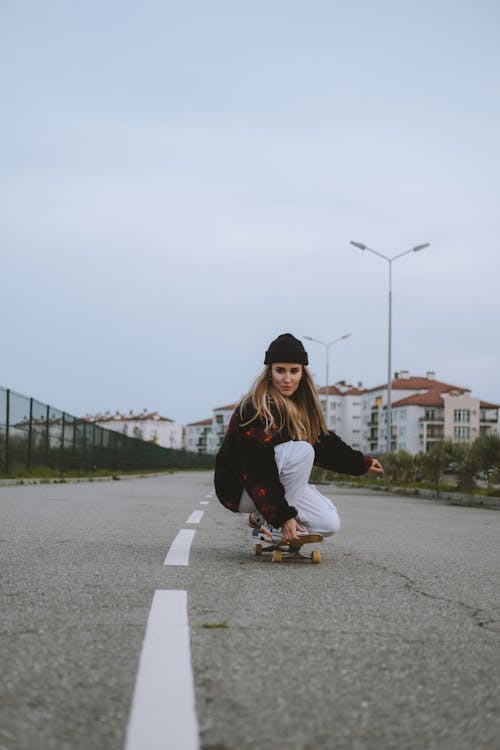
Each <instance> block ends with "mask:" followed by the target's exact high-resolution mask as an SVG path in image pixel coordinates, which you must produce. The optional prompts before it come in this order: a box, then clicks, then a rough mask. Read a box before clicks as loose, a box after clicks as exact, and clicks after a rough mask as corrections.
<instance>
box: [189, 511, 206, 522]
mask: <svg viewBox="0 0 500 750" xmlns="http://www.w3.org/2000/svg"><path fill="white" fill-rule="evenodd" d="M204 512H205V511H204V510H193V512H192V513H191V515H190V516H189V518H188V520H187V521H186V523H200V521H201V519H202V518H203V514H204Z"/></svg>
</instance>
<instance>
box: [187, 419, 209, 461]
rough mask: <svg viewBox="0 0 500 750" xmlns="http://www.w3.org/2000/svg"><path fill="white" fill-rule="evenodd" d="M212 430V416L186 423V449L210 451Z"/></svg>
mask: <svg viewBox="0 0 500 750" xmlns="http://www.w3.org/2000/svg"><path fill="white" fill-rule="evenodd" d="M212 430H213V419H212V417H209V418H208V419H201V420H200V421H199V422H190V424H188V425H186V450H187V451H190V453H210V452H211V451H210V450H209V448H211V445H212V438H211V436H212Z"/></svg>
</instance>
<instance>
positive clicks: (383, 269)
mask: <svg viewBox="0 0 500 750" xmlns="http://www.w3.org/2000/svg"><path fill="white" fill-rule="evenodd" d="M0 35H1V37H0V71H1V73H0V74H1V102H2V111H3V115H2V118H1V120H0V149H1V160H0V170H1V179H2V197H1V203H2V209H1V212H0V231H1V248H2V249H1V261H0V310H1V319H2V334H1V343H0V385H3V386H5V387H9V388H11V389H13V390H15V391H17V392H20V393H24V394H26V395H29V396H34V397H36V398H38V399H40V400H41V401H45V402H48V403H50V404H51V405H53V406H55V407H58V408H60V409H63V410H66V411H67V412H69V413H71V414H76V415H83V414H86V413H96V412H98V411H105V410H111V411H114V410H121V411H125V410H127V411H128V410H129V409H132V410H141V409H143V408H147V409H149V410H151V411H153V410H157V411H159V412H160V413H161V414H162V415H163V416H167V417H170V418H171V419H174V420H175V421H176V422H177V423H180V424H185V423H187V422H191V421H197V420H199V419H204V418H206V417H208V416H210V414H211V410H212V409H213V408H214V407H216V406H221V405H224V404H227V403H230V402H232V401H234V400H236V399H237V398H239V397H240V396H241V395H242V394H243V393H244V392H245V391H246V390H247V389H248V388H249V386H250V385H251V383H252V381H253V380H254V378H255V377H256V375H258V374H259V373H260V371H261V370H262V363H263V357H264V352H265V350H266V348H267V346H268V344H269V342H270V340H271V339H273V338H275V337H276V336H277V335H278V334H280V333H284V332H288V331H289V332H291V333H293V334H294V335H296V336H298V337H302V336H303V335H309V336H313V337H315V338H317V339H321V340H323V341H330V340H332V339H335V338H337V337H339V336H341V335H343V334H345V333H351V334H352V336H351V338H349V339H347V340H345V341H341V342H340V343H338V344H336V345H335V346H333V347H332V349H331V367H330V371H331V382H334V381H337V380H347V381H349V382H352V383H354V384H357V383H358V382H360V381H361V382H362V383H363V385H364V386H365V387H372V386H376V385H379V384H380V383H383V382H384V381H385V380H386V374H387V372H386V371H387V328H388V323H387V313H388V308H387V292H388V264H387V263H385V262H384V261H383V260H382V259H380V258H377V257H376V256H375V255H373V254H370V253H368V252H362V251H361V250H357V249H355V248H353V247H352V246H351V245H350V244H349V242H350V240H357V241H360V242H362V243H365V244H366V245H368V246H369V247H371V248H373V250H377V251H379V252H382V253H384V254H386V255H388V256H391V257H392V256H394V255H396V254H398V253H400V252H403V251H405V250H407V249H409V248H411V247H413V246H415V245H417V244H420V243H425V242H430V243H431V246H430V248H428V249H427V250H423V251H422V252H420V253H416V254H413V253H412V254H411V255H408V256H407V257H404V258H401V259H400V260H398V261H396V262H395V263H394V264H393V370H400V369H409V370H410V372H411V373H412V374H415V375H425V373H426V371H428V370H435V371H436V375H437V377H438V379H441V380H445V381H447V382H450V383H454V384H455V385H459V386H463V387H467V388H470V389H471V390H472V392H473V394H474V395H476V396H479V397H481V398H483V399H486V400H489V401H494V402H496V403H499V402H500V377H499V370H500V346H499V340H500V337H499V331H498V329H499V322H500V294H499V281H500V278H499V277H500V274H499V271H500V261H499V237H500V229H499V226H498V224H499V189H498V188H499V175H500V158H499V142H500V138H499V133H500V118H499V114H500V45H499V44H498V39H499V36H500V5H499V3H498V2H497V1H496V0H475V2H474V3H472V2H469V1H468V0H467V1H465V0H418V1H417V0H413V1H407V2H405V1H404V0H403V1H400V0H392V1H390V0H378V2H376V3H374V2H372V1H371V0H350V1H349V2H347V0H346V1H345V2H336V1H335V0H324V1H321V0H309V1H308V2H307V3H305V2H298V1H296V0H266V2H262V1H261V0H252V2H238V0H227V1H221V0H211V2H201V1H200V2H193V1H192V0H184V2H170V1H169V0H145V1H144V0H142V2H140V3H139V2H126V1H125V2H124V1H123V0H121V1H120V2H106V1H105V0H104V1H103V0H100V1H99V2H96V1H94V0H86V2H82V3H75V2H70V0H66V1H65V2H63V1H62V0H47V1H46V2H38V0H37V1H36V2H29V1H28V2H23V1H22V0H20V1H19V2H16V1H15V0H3V2H2V3H1V4H0ZM305 343H306V345H307V349H308V351H309V355H310V366H311V371H312V372H313V374H314V376H315V378H316V381H317V383H318V385H323V384H324V381H325V349H324V348H323V347H322V346H320V345H318V344H314V343H311V342H305Z"/></svg>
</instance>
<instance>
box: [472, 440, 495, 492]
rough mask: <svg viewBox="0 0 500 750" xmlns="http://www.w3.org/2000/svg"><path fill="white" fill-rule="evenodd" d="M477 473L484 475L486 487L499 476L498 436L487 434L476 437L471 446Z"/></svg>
mask: <svg viewBox="0 0 500 750" xmlns="http://www.w3.org/2000/svg"><path fill="white" fill-rule="evenodd" d="M472 450H473V453H474V457H475V460H476V462H477V466H478V469H479V471H484V472H485V473H486V480H487V482H488V487H491V484H492V482H493V481H494V480H495V479H497V478H498V475H499V474H500V435H497V434H496V433H494V432H489V433H487V434H486V435H481V436H480V437H478V438H477V439H476V440H475V441H474V443H473V446H472Z"/></svg>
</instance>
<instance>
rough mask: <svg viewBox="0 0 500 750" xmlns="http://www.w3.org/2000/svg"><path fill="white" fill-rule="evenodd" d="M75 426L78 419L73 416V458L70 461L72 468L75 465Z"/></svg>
mask: <svg viewBox="0 0 500 750" xmlns="http://www.w3.org/2000/svg"><path fill="white" fill-rule="evenodd" d="M77 427H78V420H77V418H76V417H73V458H72V461H71V468H72V469H74V468H75V467H76V428H77Z"/></svg>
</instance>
